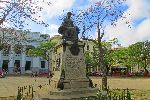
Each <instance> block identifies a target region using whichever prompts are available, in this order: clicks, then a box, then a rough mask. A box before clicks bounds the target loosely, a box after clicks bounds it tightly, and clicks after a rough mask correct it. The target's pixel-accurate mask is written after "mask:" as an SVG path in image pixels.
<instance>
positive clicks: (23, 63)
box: [21, 46, 26, 74]
mask: <svg viewBox="0 0 150 100" xmlns="http://www.w3.org/2000/svg"><path fill="white" fill-rule="evenodd" d="M25 64H26V46H23V47H22V52H21V73H22V74H24V73H25Z"/></svg>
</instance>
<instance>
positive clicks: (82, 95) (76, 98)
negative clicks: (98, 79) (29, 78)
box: [38, 88, 98, 100]
mask: <svg viewBox="0 0 150 100" xmlns="http://www.w3.org/2000/svg"><path fill="white" fill-rule="evenodd" d="M97 92H98V88H80V89H65V90H52V91H49V93H48V94H49V95H47V96H46V95H44V96H42V95H40V94H38V97H39V98H40V100H86V98H87V97H89V96H96V94H97Z"/></svg>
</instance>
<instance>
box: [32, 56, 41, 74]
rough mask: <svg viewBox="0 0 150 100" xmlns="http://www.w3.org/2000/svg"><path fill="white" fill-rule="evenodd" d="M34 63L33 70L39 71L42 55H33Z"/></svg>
mask: <svg viewBox="0 0 150 100" xmlns="http://www.w3.org/2000/svg"><path fill="white" fill-rule="evenodd" d="M32 64H33V66H32V71H33V72H38V73H39V69H40V68H41V66H40V65H41V61H40V57H33V60H32Z"/></svg>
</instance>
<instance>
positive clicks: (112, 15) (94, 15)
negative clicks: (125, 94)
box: [74, 0, 130, 90]
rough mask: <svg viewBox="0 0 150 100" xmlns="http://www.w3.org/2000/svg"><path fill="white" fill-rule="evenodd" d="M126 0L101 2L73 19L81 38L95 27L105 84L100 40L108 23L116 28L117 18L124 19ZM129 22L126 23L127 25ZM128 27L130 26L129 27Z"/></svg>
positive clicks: (104, 67)
mask: <svg viewBox="0 0 150 100" xmlns="http://www.w3.org/2000/svg"><path fill="white" fill-rule="evenodd" d="M124 1H126V0H101V1H99V2H97V3H95V4H94V5H91V7H90V8H89V9H86V10H82V11H81V13H79V14H78V15H77V16H76V17H75V18H74V19H75V22H76V25H77V26H80V27H81V29H80V30H82V36H83V38H86V35H85V34H86V32H87V31H89V30H91V31H92V30H93V29H94V28H95V26H97V27H96V28H97V41H98V50H99V54H98V55H99V67H100V69H101V71H103V76H104V77H103V79H104V80H105V81H104V83H107V82H106V81H107V78H106V72H107V68H106V66H105V64H104V50H103V48H102V38H103V36H104V33H105V31H104V30H105V26H106V25H108V24H109V23H110V24H111V25H113V26H116V23H115V22H117V20H118V18H122V19H123V20H124V18H126V16H125V15H123V12H124V11H123V9H121V7H123V6H124V5H123V3H124ZM128 23H129V22H126V24H128ZM129 27H130V26H129ZM102 85H103V86H104V88H105V89H104V90H107V86H106V84H105V85H104V84H103V83H102Z"/></svg>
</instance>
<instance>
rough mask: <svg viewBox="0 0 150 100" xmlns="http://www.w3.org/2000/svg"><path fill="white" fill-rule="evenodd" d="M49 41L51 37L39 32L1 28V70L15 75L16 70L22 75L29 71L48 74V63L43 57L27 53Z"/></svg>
mask: <svg viewBox="0 0 150 100" xmlns="http://www.w3.org/2000/svg"><path fill="white" fill-rule="evenodd" d="M48 39H49V35H47V34H40V33H39V32H30V31H21V30H14V29H5V28H0V70H2V69H5V70H7V71H8V73H14V72H15V69H19V70H20V71H21V73H22V74H23V73H26V72H28V71H33V72H35V71H36V72H43V71H44V72H45V71H46V72H47V71H48V68H47V65H48V63H47V61H46V60H44V59H42V58H41V57H30V56H28V54H27V52H28V50H29V49H30V48H32V47H36V46H38V45H39V44H40V43H41V42H42V41H45V40H48Z"/></svg>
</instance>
